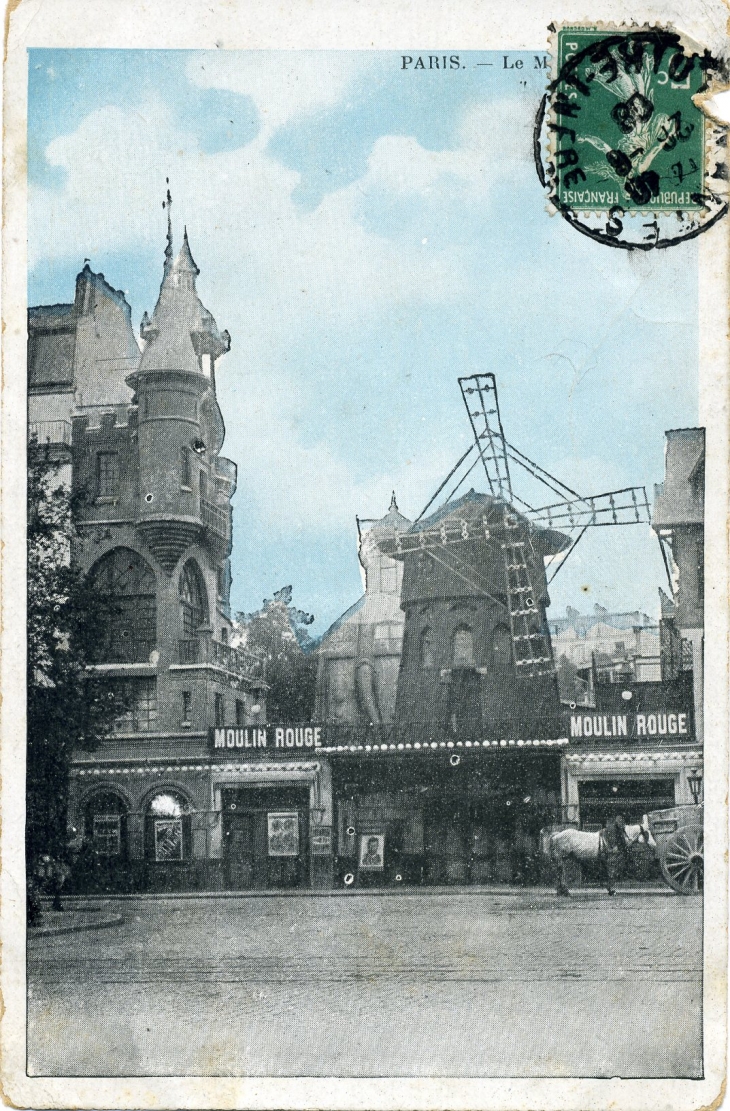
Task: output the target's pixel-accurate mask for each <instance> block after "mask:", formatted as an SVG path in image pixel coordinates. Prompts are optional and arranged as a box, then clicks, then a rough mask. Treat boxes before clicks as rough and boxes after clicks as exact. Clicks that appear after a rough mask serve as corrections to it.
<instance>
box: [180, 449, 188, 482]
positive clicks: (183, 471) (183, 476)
mask: <svg viewBox="0 0 730 1111" xmlns="http://www.w3.org/2000/svg"><path fill="white" fill-rule="evenodd" d="M180 485H181V486H190V452H189V451H188V449H187V448H186V447H184V448H181V449H180Z"/></svg>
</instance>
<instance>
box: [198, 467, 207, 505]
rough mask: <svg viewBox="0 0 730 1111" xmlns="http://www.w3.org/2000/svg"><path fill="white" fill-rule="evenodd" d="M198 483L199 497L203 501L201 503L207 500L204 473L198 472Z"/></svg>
mask: <svg viewBox="0 0 730 1111" xmlns="http://www.w3.org/2000/svg"><path fill="white" fill-rule="evenodd" d="M198 483H199V485H200V496H201V498H202V499H203V501H207V500H208V475H207V474H206V472H205V471H201V472H200V477H199V478H198Z"/></svg>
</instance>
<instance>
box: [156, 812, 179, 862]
mask: <svg viewBox="0 0 730 1111" xmlns="http://www.w3.org/2000/svg"><path fill="white" fill-rule="evenodd" d="M154 828H155V860H156V861H158V862H162V861H166V860H182V858H183V824H182V818H155V827H154Z"/></svg>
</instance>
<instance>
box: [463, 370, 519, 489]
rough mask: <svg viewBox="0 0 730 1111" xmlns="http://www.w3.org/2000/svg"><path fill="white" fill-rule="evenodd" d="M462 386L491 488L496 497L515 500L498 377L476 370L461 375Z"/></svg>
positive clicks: (465, 403)
mask: <svg viewBox="0 0 730 1111" xmlns="http://www.w3.org/2000/svg"><path fill="white" fill-rule="evenodd" d="M459 387H460V389H461V396H462V398H463V400H464V405H465V406H466V411H467V413H468V414H469V423H470V424H471V428H472V432H473V433H474V440H475V443H476V445H477V447H478V449H479V455H480V456H481V460H482V464H483V466H484V473H485V474H486V476H487V482H488V483H489V492H490V494H492V495H493V496H494V497H498V498H503V499H504V500H505V501H507V502H512V501H513V495H512V480H511V478H510V473H509V461H508V459H507V448H506V443H505V438H504V431H503V429H502V419H501V417H500V415H499V401H498V399H497V382H496V379H495V377H494V375H493V374H473V375H471V377H470V378H460V379H459Z"/></svg>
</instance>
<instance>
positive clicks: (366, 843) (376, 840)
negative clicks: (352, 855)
mask: <svg viewBox="0 0 730 1111" xmlns="http://www.w3.org/2000/svg"><path fill="white" fill-rule="evenodd" d="M384 856H385V834H383V833H363V834H362V835H361V837H360V855H359V858H358V859H359V864H360V868H361V869H362V870H363V871H373V872H381V871H382V870H383V858H384Z"/></svg>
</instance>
